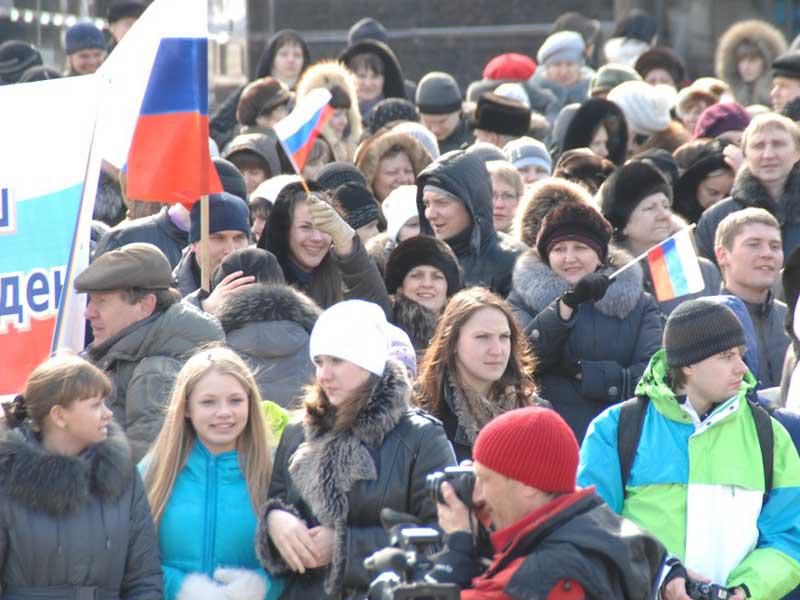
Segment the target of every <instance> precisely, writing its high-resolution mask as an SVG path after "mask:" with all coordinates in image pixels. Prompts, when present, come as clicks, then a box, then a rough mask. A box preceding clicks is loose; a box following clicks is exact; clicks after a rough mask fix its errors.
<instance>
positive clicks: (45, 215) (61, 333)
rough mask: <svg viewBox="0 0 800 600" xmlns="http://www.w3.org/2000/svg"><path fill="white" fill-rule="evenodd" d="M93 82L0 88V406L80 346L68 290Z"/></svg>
mask: <svg viewBox="0 0 800 600" xmlns="http://www.w3.org/2000/svg"><path fill="white" fill-rule="evenodd" d="M98 83H99V81H98V80H97V79H96V78H95V77H93V76H91V75H89V76H84V77H70V78H65V79H54V80H50V81H41V82H37V83H26V84H18V85H8V86H2V87H0V106H2V107H3V110H2V111H0V132H1V134H0V400H4V399H5V398H6V397H9V396H13V395H14V394H17V393H19V392H20V391H21V390H22V387H23V385H24V383H25V380H26V379H27V377H28V375H29V374H30V372H31V371H32V370H33V368H34V367H35V366H36V365H38V364H39V363H40V362H42V361H43V360H44V359H46V358H47V357H48V356H49V355H50V354H51V352H53V351H54V350H57V349H62V348H71V349H72V350H75V351H79V350H81V349H82V348H83V337H84V319H83V316H82V312H83V303H82V300H83V297H81V296H77V295H76V294H75V293H74V291H73V290H72V289H71V286H70V282H71V280H72V279H73V278H74V275H75V274H76V273H77V272H80V271H81V270H82V269H83V268H85V267H86V265H87V264H88V262H89V227H90V223H91V216H92V208H93V206H94V196H95V192H96V189H97V180H98V178H99V176H100V170H99V169H100V162H99V160H96V159H95V160H90V154H91V145H92V139H93V136H94V132H95V123H96V119H97V106H98V100H99V98H100V89H99V87H98V85H97V84H98ZM54 98H57V99H58V101H57V102H54V101H53V99H54ZM42 140H47V143H42ZM84 182H86V184H85V185H84Z"/></svg>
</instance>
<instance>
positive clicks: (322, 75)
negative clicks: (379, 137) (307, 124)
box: [297, 60, 363, 160]
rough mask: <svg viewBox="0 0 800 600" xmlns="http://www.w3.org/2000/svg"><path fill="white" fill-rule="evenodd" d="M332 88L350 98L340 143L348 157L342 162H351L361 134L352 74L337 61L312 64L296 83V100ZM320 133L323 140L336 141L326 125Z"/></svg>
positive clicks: (354, 81) (354, 82) (354, 79)
mask: <svg viewBox="0 0 800 600" xmlns="http://www.w3.org/2000/svg"><path fill="white" fill-rule="evenodd" d="M334 86H339V87H340V88H342V89H343V90H344V91H345V92H346V93H347V95H348V97H349V98H350V108H349V109H348V110H347V120H348V122H349V127H350V129H349V131H348V132H347V134H346V135H345V137H344V139H343V140H342V142H343V143H344V144H345V146H347V150H348V156H347V158H346V159H344V160H352V159H353V155H354V154H355V151H356V146H358V141H359V140H360V139H361V135H362V133H363V127H362V125H361V112H360V111H359V109H358V96H357V94H356V76H355V75H353V72H352V71H351V70H350V69H348V68H347V67H346V66H345V65H343V64H342V63H340V62H339V61H338V60H321V61H319V62H318V63H314V64H313V65H311V66H310V67H309V68H308V69H306V71H305V72H304V73H303V75H302V76H301V77H300V80H299V81H298V82H297V98H298V99H300V98H302V97H303V96H305V95H306V94H308V93H309V92H310V91H311V90H313V89H315V88H319V87H324V88H325V89H328V90H330V89H331V88H332V87H334ZM322 131H323V133H325V139H328V140H336V139H338V138H337V136H336V134H335V133H333V131H332V130H331V129H330V127H329V126H328V125H326V126H325V127H324V128H323V130H322ZM338 160H342V159H338Z"/></svg>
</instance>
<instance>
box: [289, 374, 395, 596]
mask: <svg viewBox="0 0 800 600" xmlns="http://www.w3.org/2000/svg"><path fill="white" fill-rule="evenodd" d="M409 396H410V387H409V383H408V379H406V376H405V372H404V370H403V367H402V366H401V365H400V363H398V362H396V361H394V360H391V359H390V360H389V361H387V363H386V370H385V372H384V374H383V377H381V378H380V379H379V381H378V382H377V383H376V384H375V386H374V387H373V388H372V390H371V391H370V392H369V397H368V398H366V399H364V401H363V402H364V404H363V408H362V409H361V412H360V413H359V414H358V416H357V417H356V419H355V422H354V423H353V425H352V426H351V427H350V428H349V429H348V430H346V431H342V432H334V431H332V430H331V426H332V423H331V422H330V419H329V418H326V417H325V416H323V417H318V416H316V415H312V414H307V415H306V417H305V420H304V423H303V429H304V431H305V441H304V442H303V443H302V444H300V446H299V447H298V448H297V450H296V451H295V453H294V455H292V458H291V459H290V462H289V473H290V474H291V477H292V481H293V483H294V485H295V486H296V488H297V490H298V492H299V493H300V496H301V497H302V498H303V500H304V501H305V503H306V504H307V505H308V507H309V508H310V509H311V511H312V512H313V513H314V516H315V517H316V518H317V520H318V521H319V522H320V523H321V524H322V525H327V526H331V527H333V528H334V531H335V542H334V549H333V558H332V560H331V564H330V565H329V567H328V568H327V569H326V574H325V590H326V591H327V592H328V593H329V594H331V595H336V594H337V593H338V592H339V591H340V590H341V589H342V584H343V580H344V572H345V567H346V562H347V517H348V512H349V500H348V494H349V493H350V491H351V490H352V489H353V487H354V486H355V484H356V483H358V482H359V481H373V480H375V479H377V477H378V467H377V465H376V464H375V461H374V460H373V458H372V455H371V453H370V451H371V450H376V449H378V448H380V446H381V445H382V444H383V440H384V438H385V437H386V435H387V434H388V433H389V432H391V431H392V430H393V429H394V428H395V427H396V426H397V424H398V423H399V422H400V419H401V417H402V416H403V413H404V412H405V411H406V410H408V408H409V404H408V399H409Z"/></svg>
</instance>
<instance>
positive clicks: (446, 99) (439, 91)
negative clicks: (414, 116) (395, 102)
mask: <svg viewBox="0 0 800 600" xmlns="http://www.w3.org/2000/svg"><path fill="white" fill-rule="evenodd" d="M416 103H417V109H419V112H420V113H422V114H426V115H446V114H449V113H454V112H458V111H460V110H461V90H460V89H459V87H458V83H457V82H456V80H455V79H454V78H453V76H452V75H450V74H449V73H443V72H442V71H432V72H431V73H428V74H427V75H425V77H423V78H422V80H421V81H420V82H419V85H418V86H417V96H416Z"/></svg>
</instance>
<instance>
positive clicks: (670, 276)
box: [647, 227, 706, 302]
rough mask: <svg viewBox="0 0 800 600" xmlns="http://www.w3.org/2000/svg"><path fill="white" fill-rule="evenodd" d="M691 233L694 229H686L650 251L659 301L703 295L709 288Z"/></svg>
mask: <svg viewBox="0 0 800 600" xmlns="http://www.w3.org/2000/svg"><path fill="white" fill-rule="evenodd" d="M690 231H691V228H690V227H687V228H686V229H682V230H681V231H679V232H678V233H676V234H675V235H673V236H671V237H669V238H667V239H666V240H664V241H663V242H662V243H661V244H659V245H658V246H656V247H655V248H651V249H650V250H648V252H647V263H648V265H649V266H650V276H651V278H652V279H653V287H654V288H655V292H656V299H658V301H659V302H664V301H666V300H672V299H673V298H679V297H680V296H686V295H687V294H694V293H696V292H701V291H703V289H704V288H705V286H706V284H705V281H704V280H703V273H702V272H701V271H700V263H699V262H698V261H697V253H696V252H695V250H694V244H692V239H691V237H690V236H689V232H690Z"/></svg>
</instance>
